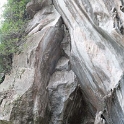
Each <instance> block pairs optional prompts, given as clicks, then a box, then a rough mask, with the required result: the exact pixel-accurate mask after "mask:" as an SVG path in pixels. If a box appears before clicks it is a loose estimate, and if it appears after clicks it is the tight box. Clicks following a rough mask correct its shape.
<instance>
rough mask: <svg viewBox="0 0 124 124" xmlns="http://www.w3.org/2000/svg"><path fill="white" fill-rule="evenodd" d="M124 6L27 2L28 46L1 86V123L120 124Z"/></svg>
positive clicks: (79, 0)
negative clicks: (29, 18) (29, 17)
mask: <svg viewBox="0 0 124 124" xmlns="http://www.w3.org/2000/svg"><path fill="white" fill-rule="evenodd" d="M51 4H52V5H51ZM123 5H124V1H122V0H53V1H51V0H42V2H41V1H40V0H32V1H31V2H30V3H29V4H28V5H27V11H28V13H29V14H30V15H31V17H33V19H32V20H31V21H30V22H29V24H28V26H27V29H26V32H27V33H28V36H27V41H26V42H25V44H24V46H23V48H22V49H23V50H22V52H21V53H20V54H16V55H14V58H13V69H12V72H11V74H10V75H6V77H5V80H4V82H2V83H1V85H0V120H2V121H1V122H3V120H5V122H7V121H8V122H9V121H10V123H11V121H12V123H14V124H67V123H69V124H93V123H94V124H105V123H106V124H124V119H123V118H124V100H123V98H124V25H123V24H124V13H123ZM121 6H122V7H121ZM55 8H56V9H55ZM57 11H58V12H57ZM62 19H63V21H64V24H63V21H62ZM65 25H66V26H65ZM56 70H57V71H56ZM72 70H73V71H72ZM77 83H80V85H77Z"/></svg>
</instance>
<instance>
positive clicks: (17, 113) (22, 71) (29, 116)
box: [0, 6, 64, 124]
mask: <svg viewBox="0 0 124 124" xmlns="http://www.w3.org/2000/svg"><path fill="white" fill-rule="evenodd" d="M48 8H49V9H50V10H52V11H53V13H55V15H56V17H54V18H53V19H52V20H51V19H50V18H52V17H50V16H49V14H47V15H44V16H46V17H45V19H47V20H50V22H49V23H48V25H47V26H44V28H43V29H41V30H40V31H39V30H37V31H35V32H34V33H33V34H32V35H30V36H28V37H27V41H26V42H25V44H24V46H23V47H22V52H21V53H20V54H16V55H14V58H13V69H12V72H11V74H10V75H6V78H5V80H4V82H3V83H2V84H1V85H0V94H1V95H0V100H1V104H0V120H7V121H10V120H11V121H12V123H13V124H34V123H35V124H41V123H43V124H45V123H48V120H49V112H48V108H47V106H48V97H47V96H48V95H47V90H46V86H47V84H48V81H49V78H50V75H51V74H52V73H53V72H54V70H55V65H56V64H57V61H58V59H59V58H60V56H61V49H60V44H61V41H62V40H63V34H64V31H63V28H62V27H61V25H62V21H61V17H60V15H59V14H58V13H57V12H56V11H55V8H54V7H53V6H49V7H48ZM51 8H52V9H51ZM41 11H42V10H41ZM36 16H37V15H36ZM41 16H42V14H41ZM34 18H36V17H34ZM43 20H44V19H42V21H43ZM31 21H33V20H31ZM30 23H31V22H30ZM34 28H35V26H34Z"/></svg>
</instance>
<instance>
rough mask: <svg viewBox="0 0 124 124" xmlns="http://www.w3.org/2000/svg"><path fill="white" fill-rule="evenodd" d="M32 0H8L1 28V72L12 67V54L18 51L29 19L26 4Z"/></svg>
mask: <svg viewBox="0 0 124 124" xmlns="http://www.w3.org/2000/svg"><path fill="white" fill-rule="evenodd" d="M29 1H30V0H8V2H7V4H6V5H5V6H4V8H5V9H4V12H3V18H4V21H3V22H2V25H1V28H0V72H1V71H2V72H3V70H5V71H6V72H7V71H8V70H9V69H10V67H8V66H11V64H10V62H5V61H11V60H10V59H8V57H10V58H12V54H13V53H15V52H17V51H18V44H19V42H20V41H21V39H22V38H23V36H24V34H25V32H24V30H25V26H26V23H27V20H28V15H27V13H26V10H25V9H26V4H27V3H28V2H29Z"/></svg>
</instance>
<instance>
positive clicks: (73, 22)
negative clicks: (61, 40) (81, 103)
mask: <svg viewBox="0 0 124 124" xmlns="http://www.w3.org/2000/svg"><path fill="white" fill-rule="evenodd" d="M54 5H55V7H56V9H57V10H58V11H59V13H60V14H61V15H62V18H63V20H64V23H65V24H66V26H67V27H68V29H69V33H70V37H71V54H70V58H71V59H70V63H71V64H72V66H71V67H72V69H73V71H74V72H75V74H76V75H77V77H78V78H79V81H80V82H81V85H82V90H83V92H84V94H85V95H86V96H85V97H86V99H88V100H87V103H91V104H92V105H93V106H94V107H95V108H96V111H94V112H97V111H98V112H99V111H103V112H104V113H103V115H104V117H105V119H106V123H109V124H112V123H114V124H123V123H124V120H123V117H124V110H123V108H124V106H123V105H124V100H122V98H123V90H124V89H122V88H121V90H117V89H118V85H120V80H122V77H123V73H124V64H123V63H124V56H123V55H124V38H123V37H124V36H123V22H124V14H123V12H122V11H121V10H120V6H121V5H123V3H122V1H121V0H118V1H117V0H109V1H106V0H99V1H94V0H82V1H80V0H71V1H68V0H64V1H63V0H61V1H60V0H54ZM112 8H116V10H117V12H116V13H114V12H112V11H111V10H112ZM114 14H115V15H114ZM121 26H122V27H121ZM121 83H122V82H121ZM114 94H115V95H114ZM114 96H116V97H114ZM113 97H114V98H113ZM111 98H112V99H111ZM113 99H114V101H113ZM89 108H90V107H89ZM90 109H91V108H90ZM119 113H120V114H119ZM93 114H94V113H93ZM94 116H95V114H94Z"/></svg>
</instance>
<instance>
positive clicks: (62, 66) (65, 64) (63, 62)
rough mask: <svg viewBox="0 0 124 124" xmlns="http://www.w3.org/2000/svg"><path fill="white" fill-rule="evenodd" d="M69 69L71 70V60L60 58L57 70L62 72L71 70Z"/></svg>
mask: <svg viewBox="0 0 124 124" xmlns="http://www.w3.org/2000/svg"><path fill="white" fill-rule="evenodd" d="M69 69H70V65H69V59H67V58H66V57H62V58H60V60H59V61H58V63H57V66H56V70H59V71H62V70H69Z"/></svg>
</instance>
